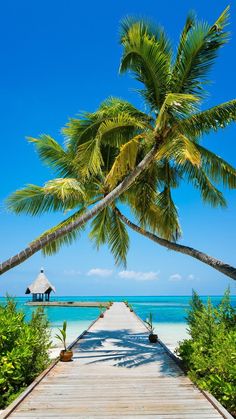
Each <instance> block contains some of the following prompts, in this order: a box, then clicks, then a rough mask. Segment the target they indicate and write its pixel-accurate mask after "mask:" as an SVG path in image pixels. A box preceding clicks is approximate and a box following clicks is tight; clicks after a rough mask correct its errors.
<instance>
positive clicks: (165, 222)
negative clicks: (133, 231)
mask: <svg viewBox="0 0 236 419" xmlns="http://www.w3.org/2000/svg"><path fill="white" fill-rule="evenodd" d="M156 207H157V208H156V211H157V214H158V217H159V223H158V224H159V226H158V225H157V226H156V228H157V229H158V231H159V232H160V234H161V235H162V237H164V238H165V239H167V240H171V241H176V240H178V238H179V237H180V236H181V228H180V225H179V220H178V212H177V209H176V206H175V204H174V202H173V199H172V196H171V191H170V188H169V187H168V186H166V187H165V188H164V190H163V191H162V192H160V193H159V194H158V196H157V199H156Z"/></svg>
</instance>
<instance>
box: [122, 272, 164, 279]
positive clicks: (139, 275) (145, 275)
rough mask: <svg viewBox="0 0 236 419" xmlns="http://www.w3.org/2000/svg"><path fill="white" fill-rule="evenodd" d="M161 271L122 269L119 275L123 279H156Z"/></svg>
mask: <svg viewBox="0 0 236 419" xmlns="http://www.w3.org/2000/svg"><path fill="white" fill-rule="evenodd" d="M158 275H159V272H152V271H149V272H137V271H120V272H119V273H118V276H119V277H120V278H123V279H134V280H135V281H154V280H156V279H159V278H158Z"/></svg>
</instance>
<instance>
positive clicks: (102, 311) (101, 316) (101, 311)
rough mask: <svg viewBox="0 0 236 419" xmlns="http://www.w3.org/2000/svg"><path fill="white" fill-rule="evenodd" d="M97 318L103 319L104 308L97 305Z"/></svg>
mask: <svg viewBox="0 0 236 419" xmlns="http://www.w3.org/2000/svg"><path fill="white" fill-rule="evenodd" d="M99 313H100V314H99V317H100V318H103V317H104V307H103V305H102V304H100V305H99Z"/></svg>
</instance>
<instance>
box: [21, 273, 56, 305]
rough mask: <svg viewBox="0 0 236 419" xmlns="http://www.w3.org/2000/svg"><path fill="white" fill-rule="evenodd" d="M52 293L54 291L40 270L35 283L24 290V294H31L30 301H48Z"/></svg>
mask: <svg viewBox="0 0 236 419" xmlns="http://www.w3.org/2000/svg"><path fill="white" fill-rule="evenodd" d="M52 291H53V292H56V289H55V287H54V286H53V285H52V284H51V283H50V282H49V280H48V279H47V277H46V275H45V273H44V270H43V268H42V269H41V271H40V273H39V275H38V276H37V278H36V279H35V281H34V282H33V283H32V284H31V285H29V286H28V287H27V288H26V291H25V294H32V301H43V300H45V301H49V298H50V293H51V292H52Z"/></svg>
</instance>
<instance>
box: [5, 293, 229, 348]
mask: <svg viewBox="0 0 236 419" xmlns="http://www.w3.org/2000/svg"><path fill="white" fill-rule="evenodd" d="M210 298H211V301H212V303H213V304H214V305H217V304H219V303H220V300H221V298H222V296H212V297H210ZM190 299H191V297H190V296H181V297H180V296H178V297H173V296H158V297H153V296H150V297H141V296H139V297H130V296H127V297H123V296H122V297H117V296H115V297H110V296H109V297H107V296H102V297H80V296H78V297H75V296H73V297H71V296H66V297H53V298H51V300H52V301H53V300H59V301H101V302H102V301H104V302H105V301H124V300H128V301H129V303H130V304H132V305H133V308H134V310H135V312H136V313H137V314H138V315H139V316H140V317H141V318H142V319H143V320H146V318H147V317H148V316H149V313H150V312H151V313H152V315H153V322H154V325H155V332H156V333H157V334H158V336H159V337H160V339H162V340H163V342H165V343H166V344H167V345H168V346H169V347H170V349H172V350H174V349H175V347H176V346H177V344H178V342H179V341H181V340H183V339H185V338H186V337H187V336H188V334H187V327H186V326H187V325H186V315H187V310H188V308H189V301H190ZM201 299H202V301H203V302H204V303H206V302H207V299H208V297H205V296H204V297H201ZM28 300H29V298H28V297H16V301H17V305H18V308H19V309H22V310H23V311H24V312H25V314H26V318H27V319H29V318H30V317H31V314H32V311H33V310H35V307H30V306H27V305H25V303H26V301H28ZM5 301H6V300H5V298H0V304H1V303H4V302H5ZM231 302H232V304H233V305H234V306H235V307H236V296H231ZM44 310H45V313H46V315H47V316H48V319H49V322H50V327H51V335H52V340H53V343H54V345H55V346H58V343H57V341H56V339H55V333H56V332H57V329H58V328H60V327H61V326H62V324H63V321H64V320H66V321H67V335H68V339H67V340H68V342H67V343H70V342H72V341H73V340H74V339H75V338H76V337H77V336H78V335H80V334H81V333H82V332H83V331H84V330H86V329H87V328H88V326H89V324H90V323H91V322H92V321H93V320H95V319H96V318H97V317H98V315H99V309H98V308H95V307H88V308H87V307H86V308H85V307H44Z"/></svg>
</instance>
